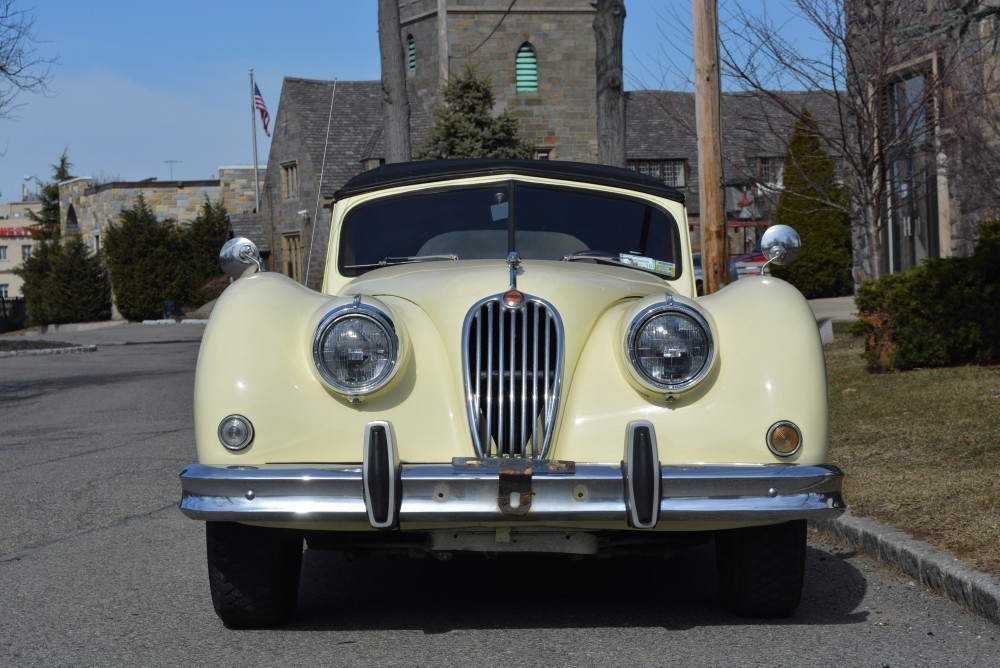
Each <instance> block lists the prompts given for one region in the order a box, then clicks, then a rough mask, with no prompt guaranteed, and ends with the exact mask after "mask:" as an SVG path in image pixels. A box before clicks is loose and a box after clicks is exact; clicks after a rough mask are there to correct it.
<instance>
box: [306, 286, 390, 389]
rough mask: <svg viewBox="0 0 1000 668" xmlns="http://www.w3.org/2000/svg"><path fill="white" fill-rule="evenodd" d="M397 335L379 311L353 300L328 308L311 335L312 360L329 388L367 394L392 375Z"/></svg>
mask: <svg viewBox="0 0 1000 668" xmlns="http://www.w3.org/2000/svg"><path fill="white" fill-rule="evenodd" d="M398 353H399V339H398V338H397V336H396V332H395V330H394V328H393V325H392V320H391V319H390V318H389V316H388V315H386V314H385V313H383V312H382V311H380V310H378V309H376V308H373V307H370V306H367V305H359V304H355V305H353V306H345V307H341V308H338V309H334V310H333V311H331V312H330V313H329V314H328V315H327V316H326V317H325V318H324V319H323V321H322V322H321V323H320V325H319V327H318V328H317V330H316V336H315V338H314V339H313V362H314V363H315V364H316V369H317V371H319V375H320V378H322V379H323V381H325V382H326V383H327V384H328V385H329V386H330V387H331V388H332V389H333V390H335V391H337V392H340V393H342V394H346V395H352V396H356V395H363V394H370V393H371V392H374V391H375V390H377V389H379V388H380V387H382V386H384V385H385V384H386V383H387V382H389V380H390V379H391V378H392V376H393V374H394V372H395V369H396V358H397V355H398Z"/></svg>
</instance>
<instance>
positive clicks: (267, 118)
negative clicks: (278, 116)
mask: <svg viewBox="0 0 1000 668" xmlns="http://www.w3.org/2000/svg"><path fill="white" fill-rule="evenodd" d="M253 106H255V107H257V109H258V110H259V111H260V122H261V123H263V124H264V134H266V135H267V136H268V137H270V136H271V132H270V130H268V129H267V126H269V125H270V124H271V114H269V113H267V105H266V104H264V98H263V96H262V95H261V94H260V88H257V84H254V85H253Z"/></svg>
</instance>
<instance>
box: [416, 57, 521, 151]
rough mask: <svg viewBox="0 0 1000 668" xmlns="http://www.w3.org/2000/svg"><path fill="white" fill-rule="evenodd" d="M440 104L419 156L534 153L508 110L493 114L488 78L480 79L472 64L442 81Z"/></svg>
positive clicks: (491, 92) (493, 101) (492, 99)
mask: <svg viewBox="0 0 1000 668" xmlns="http://www.w3.org/2000/svg"><path fill="white" fill-rule="evenodd" d="M442 93H443V95H444V105H443V106H441V107H439V108H438V109H437V111H435V113H434V125H433V126H432V127H431V130H430V134H429V135H428V137H427V143H426V145H425V148H424V150H423V151H422V152H421V153H420V156H419V157H421V158H423V159H428V158H521V159H530V158H531V157H532V155H533V153H534V147H533V146H532V144H531V142H529V141H528V140H526V139H522V138H521V136H520V135H519V133H518V123H517V119H516V118H514V115H513V114H512V113H511V112H510V111H504V112H503V113H501V114H500V115H499V116H495V117H494V116H493V105H494V103H495V101H496V98H495V97H494V96H493V90H492V88H491V82H490V80H489V78H480V77H479V74H478V72H477V71H476V68H475V67H474V66H473V65H466V66H465V67H464V68H462V72H461V73H460V74H459V75H458V76H456V77H454V78H453V79H451V80H450V81H449V82H448V83H447V84H445V86H444V88H443V89H442Z"/></svg>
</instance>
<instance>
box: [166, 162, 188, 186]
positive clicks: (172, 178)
mask: <svg viewBox="0 0 1000 668" xmlns="http://www.w3.org/2000/svg"><path fill="white" fill-rule="evenodd" d="M163 162H165V163H167V164H168V165H170V180H171V181H173V180H174V165H175V164H176V163H178V162H184V161H183V160H164V161H163Z"/></svg>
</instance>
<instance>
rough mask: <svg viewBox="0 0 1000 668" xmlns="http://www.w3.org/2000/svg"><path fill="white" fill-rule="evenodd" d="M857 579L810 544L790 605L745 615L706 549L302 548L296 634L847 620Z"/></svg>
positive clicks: (860, 591) (859, 619)
mask: <svg viewBox="0 0 1000 668" xmlns="http://www.w3.org/2000/svg"><path fill="white" fill-rule="evenodd" d="M865 590H866V584H865V579H864V577H863V575H862V574H861V573H860V572H859V571H858V570H857V569H856V568H855V567H854V566H853V565H851V564H850V563H848V562H847V561H845V560H844V559H842V558H841V557H839V556H837V555H834V554H831V553H828V552H825V551H823V550H819V549H816V548H812V547H810V548H809V550H808V555H807V572H806V585H805V591H804V592H803V599H802V605H801V606H800V607H799V609H798V610H797V611H796V613H795V615H793V616H792V617H791V618H789V619H783V620H762V621H760V620H747V619H742V618H738V617H733V616H731V615H729V614H728V613H726V612H724V611H723V610H721V609H720V608H719V607H718V605H717V589H716V578H715V557H714V554H713V550H712V547H711V546H710V545H707V546H700V547H695V548H690V549H687V550H682V551H679V552H677V553H676V554H675V555H673V556H671V557H669V558H668V559H666V560H656V559H638V558H636V559H612V560H585V561H570V560H568V559H566V558H563V557H558V558H535V557H517V558H506V559H499V560H487V559H485V558H480V557H469V558H464V559H456V560H454V561H451V562H446V563H442V562H438V561H435V560H433V559H420V560H407V559H398V560H397V559H386V558H377V557H372V558H367V559H361V560H359V561H349V560H347V559H346V558H345V557H344V556H343V555H342V554H341V553H337V552H317V551H310V550H307V551H306V553H305V560H304V562H303V569H302V585H301V588H300V590H299V608H298V614H297V615H296V616H295V618H294V619H293V620H292V622H291V623H290V624H288V625H287V628H290V629H295V630H300V631H309V630H314V631H328V630H369V629H398V630H420V631H423V632H424V633H427V634H434V633H447V632H449V631H454V630H469V629H539V628H543V629H544V628H547V629H560V628H592V627H603V628H607V627H612V628H614V627H621V628H643V627H648V628H665V629H677V630H682V629H688V628H694V627H699V626H718V625H747V624H767V625H803V624H807V625H808V624H859V623H863V622H864V621H865V620H866V619H867V616H868V615H867V613H866V612H855V609H856V608H857V607H858V605H859V604H860V602H861V600H862V599H863V598H864V595H865Z"/></svg>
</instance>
